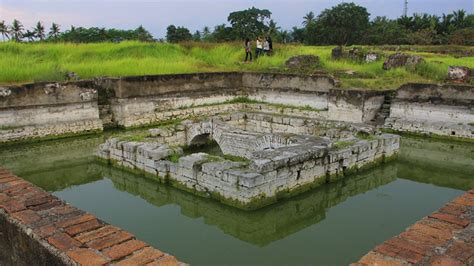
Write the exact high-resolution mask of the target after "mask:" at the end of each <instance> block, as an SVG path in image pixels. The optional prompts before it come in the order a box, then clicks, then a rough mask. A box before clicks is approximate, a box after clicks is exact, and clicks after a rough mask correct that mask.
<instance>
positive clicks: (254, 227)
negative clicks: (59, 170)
mask: <svg viewBox="0 0 474 266" xmlns="http://www.w3.org/2000/svg"><path fill="white" fill-rule="evenodd" d="M97 171H98V172H101V174H100V175H102V176H105V177H108V178H110V179H111V180H112V182H113V184H114V186H115V187H116V188H118V189H119V190H122V191H126V192H128V193H130V194H133V195H137V196H139V197H141V198H143V199H145V200H146V201H148V202H149V203H151V204H153V205H155V206H157V207H161V206H164V205H168V204H177V205H179V207H180V208H181V212H182V214H184V215H186V216H188V217H190V218H200V217H202V218H204V222H205V223H206V224H210V225H217V226H218V227H219V228H220V229H221V230H222V231H224V232H225V233H226V234H230V235H232V236H234V237H236V238H238V239H240V240H243V241H245V242H248V243H251V244H254V245H258V246H265V245H268V244H269V243H271V242H273V241H275V240H278V239H281V238H284V237H286V236H288V235H291V234H293V233H295V232H298V231H300V230H302V229H304V228H306V227H308V226H310V225H313V224H316V223H318V222H319V221H321V220H324V218H325V216H326V211H327V209H329V208H330V207H332V206H335V205H337V204H339V203H341V202H344V201H345V200H346V199H347V198H349V197H352V196H355V195H358V194H360V193H364V192H366V191H369V190H372V189H374V188H376V187H378V186H381V185H384V184H387V183H389V182H391V181H393V180H395V178H396V168H395V166H394V165H387V166H385V167H381V168H378V169H377V170H375V171H370V172H367V173H364V174H361V175H358V176H356V177H354V178H349V179H347V180H344V181H341V182H337V183H334V184H331V185H328V186H324V187H322V188H320V189H316V190H313V191H311V192H308V193H305V194H303V195H300V196H297V197H295V198H292V199H290V200H286V201H283V202H280V203H278V204H274V205H272V206H268V207H266V208H263V209H260V210H258V211H252V212H248V211H243V210H239V209H236V208H232V207H228V206H226V205H223V204H220V203H218V202H217V201H214V200H211V199H204V198H200V197H196V196H194V195H192V194H190V193H186V192H182V191H180V190H177V189H174V188H172V187H169V186H166V185H162V184H159V183H157V182H154V181H152V180H148V179H145V178H139V177H137V176H135V175H132V174H129V173H126V172H123V171H119V170H115V169H111V168H109V167H104V166H99V165H97Z"/></svg>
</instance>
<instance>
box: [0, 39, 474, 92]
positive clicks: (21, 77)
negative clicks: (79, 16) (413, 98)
mask: <svg viewBox="0 0 474 266" xmlns="http://www.w3.org/2000/svg"><path fill="white" fill-rule="evenodd" d="M332 48H334V46H301V45H275V47H274V49H275V53H274V55H273V56H266V57H261V58H259V59H258V60H256V61H255V62H253V63H252V64H243V63H242V60H243V56H244V54H243V52H242V49H241V46H240V43H225V44H215V43H196V42H190V43H183V44H166V43H142V42H133V41H130V42H122V43H95V44H71V43H57V44H56V43H13V42H6V43H0V55H1V56H0V69H2V71H0V84H12V83H23V82H33V81H62V80H65V79H66V73H67V72H75V73H76V74H77V75H78V76H79V77H80V78H85V79H87V78H93V77H97V76H129V75H153V74H173V73H193V72H214V71H271V72H285V71H286V69H285V68H284V63H285V61H286V60H287V59H288V58H290V57H291V56H294V55H301V54H312V55H318V56H319V57H320V59H321V68H320V69H319V70H320V71H325V72H328V73H330V74H336V73H338V72H341V71H342V72H344V71H347V70H351V71H355V72H356V73H357V74H358V75H356V76H345V77H341V80H342V86H343V87H365V88H397V87H399V86H400V85H401V84H403V83H406V82H440V81H442V80H443V79H444V78H445V76H446V74H447V69H448V66H449V65H463V66H467V67H470V68H474V58H473V57H465V58H455V57H453V56H451V55H446V54H433V53H427V52H426V51H430V50H431V49H432V47H422V46H417V47H411V49H414V50H416V51H414V52H410V53H414V54H418V55H420V56H422V57H424V58H425V60H426V63H425V64H422V65H421V66H420V67H418V68H417V69H416V71H409V70H406V69H404V68H399V69H393V70H389V71H384V70H382V64H383V60H379V61H376V62H373V63H360V62H356V61H353V60H332V59H331V49H332ZM382 48H383V49H385V47H380V48H378V47H365V49H368V50H373V51H378V52H380V53H385V54H388V53H392V52H391V51H384V50H382ZM444 49H447V50H459V49H465V48H464V47H456V46H454V47H444Z"/></svg>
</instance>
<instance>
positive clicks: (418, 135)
mask: <svg viewBox="0 0 474 266" xmlns="http://www.w3.org/2000/svg"><path fill="white" fill-rule="evenodd" d="M381 130H382V131H383V132H385V133H392V134H399V135H402V136H410V137H415V138H425V139H426V138H432V139H437V140H445V141H455V142H470V143H474V139H472V138H465V137H455V136H446V135H439V134H434V133H430V134H426V133H419V132H408V131H400V130H394V129H390V128H383V129H381Z"/></svg>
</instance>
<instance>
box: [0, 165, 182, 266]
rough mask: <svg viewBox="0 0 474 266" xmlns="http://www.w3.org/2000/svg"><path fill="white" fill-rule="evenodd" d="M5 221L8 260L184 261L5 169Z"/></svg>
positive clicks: (1, 219) (0, 203) (0, 189)
mask: <svg viewBox="0 0 474 266" xmlns="http://www.w3.org/2000/svg"><path fill="white" fill-rule="evenodd" d="M0 224H1V225H2V226H0V231H1V232H0V239H2V241H0V242H2V243H1V244H0V247H2V246H3V245H6V246H10V248H11V249H12V250H11V252H10V253H9V254H8V251H6V253H7V255H4V256H3V258H2V259H3V260H8V261H2V263H6V264H10V263H11V264H18V263H20V264H25V265H28V264H31V263H33V262H34V263H35V264H44V265H115V264H118V265H121V264H124V265H130V264H132V265H135V264H140V265H144V264H148V263H152V264H157V265H165V264H166V265H184V264H183V263H181V262H179V261H178V260H177V259H176V258H175V257H173V256H171V255H169V254H166V253H164V252H162V251H160V250H158V249H155V248H152V247H149V246H148V244H146V243H144V242H142V241H139V240H137V239H136V238H135V236H134V235H132V234H130V233H128V232H126V231H123V230H121V229H120V228H117V227H114V226H111V225H109V224H107V223H105V222H104V221H102V220H100V219H98V218H96V217H95V216H93V215H91V214H89V213H86V212H84V211H82V210H79V209H77V208H75V207H73V206H71V205H69V204H67V203H66V202H64V201H62V200H60V199H59V198H57V197H55V196H53V195H51V194H50V193H48V192H45V191H43V190H42V189H40V188H38V187H36V186H34V185H33V184H31V183H29V182H27V181H25V180H23V179H21V178H20V177H17V176H15V175H13V174H12V173H11V172H9V171H8V170H6V169H3V168H1V167H0ZM4 252H5V251H4ZM0 255H1V254H0ZM32 256H33V257H32ZM0 258H1V257H0ZM33 260H34V261H33Z"/></svg>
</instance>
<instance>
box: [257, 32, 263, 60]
mask: <svg viewBox="0 0 474 266" xmlns="http://www.w3.org/2000/svg"><path fill="white" fill-rule="evenodd" d="M262 51H263V43H262V39H261V38H260V37H258V38H257V49H256V50H255V58H258V57H259V56H260V54H261V53H262Z"/></svg>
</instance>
